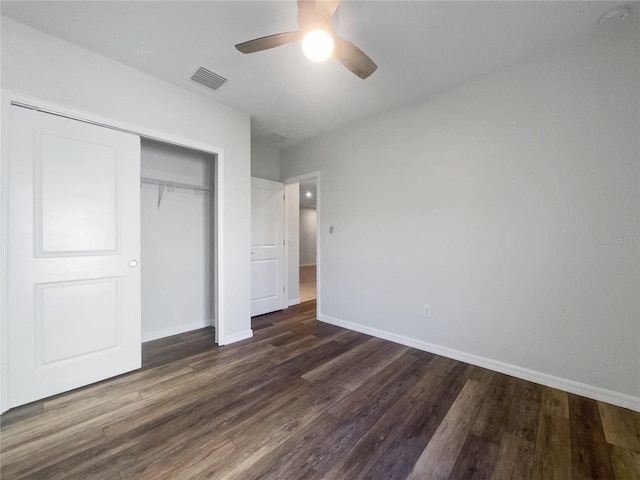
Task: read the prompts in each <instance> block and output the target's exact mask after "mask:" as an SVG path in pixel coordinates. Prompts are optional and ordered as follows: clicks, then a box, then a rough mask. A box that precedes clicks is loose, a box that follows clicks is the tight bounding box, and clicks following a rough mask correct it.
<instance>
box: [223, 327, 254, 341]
mask: <svg viewBox="0 0 640 480" xmlns="http://www.w3.org/2000/svg"><path fill="white" fill-rule="evenodd" d="M251 337H253V330H251V329H249V330H244V331H242V332H238V333H232V334H231V335H226V336H225V337H224V338H221V339H218V345H229V344H230V343H235V342H239V341H240V340H246V339H247V338H251Z"/></svg>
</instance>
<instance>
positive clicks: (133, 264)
mask: <svg viewBox="0 0 640 480" xmlns="http://www.w3.org/2000/svg"><path fill="white" fill-rule="evenodd" d="M129 266H130V267H131V268H135V267H137V266H138V261H137V260H129Z"/></svg>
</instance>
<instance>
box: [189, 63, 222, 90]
mask: <svg viewBox="0 0 640 480" xmlns="http://www.w3.org/2000/svg"><path fill="white" fill-rule="evenodd" d="M191 80H193V81H194V82H196V83H199V84H200V85H203V86H205V87H207V88H210V89H211V90H217V89H219V88H220V87H221V86H222V85H224V82H226V81H227V79H226V78H224V77H221V76H220V75H218V74H217V73H213V72H212V71H211V70H208V69H206V68H204V67H200V68H198V70H196V72H195V73H194V74H193V75H191Z"/></svg>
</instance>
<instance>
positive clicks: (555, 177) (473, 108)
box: [281, 24, 640, 408]
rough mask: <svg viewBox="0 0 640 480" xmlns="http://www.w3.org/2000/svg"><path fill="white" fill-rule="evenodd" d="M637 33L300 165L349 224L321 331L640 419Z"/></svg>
mask: <svg viewBox="0 0 640 480" xmlns="http://www.w3.org/2000/svg"><path fill="white" fill-rule="evenodd" d="M634 27H635V25H633V24H630V25H627V26H624V27H623V28H622V29H621V30H617V31H615V32H613V33H611V32H610V33H608V34H600V35H599V36H597V37H593V38H591V39H589V40H586V41H583V42H582V43H579V44H573V45H571V46H568V47H567V48H565V49H564V50H559V51H554V52H549V53H548V54H547V55H546V56H541V57H538V58H536V59H534V60H531V61H529V62H525V63H522V64H520V65H517V66H514V67H513V68H511V69H508V70H505V71H502V72H499V73H496V74H493V75H490V76H486V77H483V78H480V79H477V80H475V81H473V82H471V83H468V84H466V85H463V86H460V87H458V88H455V89H452V90H450V91H448V92H446V93H443V94H441V95H439V96H437V97H435V98H432V99H430V100H429V101H426V102H423V103H418V104H415V105H412V106H410V107H407V108H403V109H396V110H393V111H388V112H386V113H385V114H384V115H380V116H377V117H374V118H370V119H367V120H365V121H362V122H359V123H356V124H353V125H351V126H348V127H344V128H340V130H337V131H335V132H333V133H330V134H327V135H324V136H321V137H319V138H317V139H315V140H312V141H309V142H307V143H305V144H303V145H301V146H299V147H296V148H293V149H290V150H288V151H285V152H283V158H282V162H281V174H282V177H283V178H286V177H292V176H295V175H301V174H304V173H307V172H311V171H315V170H320V171H321V174H322V218H321V225H320V229H321V235H322V238H325V237H326V236H327V234H328V229H329V226H332V225H333V226H334V228H335V230H334V234H333V235H331V236H330V241H329V243H328V244H325V243H324V242H323V244H322V246H321V247H322V265H321V267H322V285H321V295H322V304H321V312H320V318H324V319H326V320H329V321H333V322H342V324H349V325H351V326H355V327H357V328H360V329H366V330H367V331H370V332H374V333H375V332H377V333H379V334H382V335H386V336H387V337H390V338H397V339H400V340H402V341H405V342H406V341H408V340H410V341H412V342H413V343H414V344H416V345H422V346H425V347H426V348H430V349H434V350H438V351H440V352H448V353H449V354H451V355H453V356H458V357H463V358H467V359H468V360H469V361H474V362H476V363H483V364H487V365H493V366H495V367H496V368H498V367H499V368H503V367H504V368H503V369H506V370H509V371H511V372H514V373H515V374H519V375H525V376H527V375H528V376H529V377H531V378H536V379H537V380H539V381H541V382H546V383H554V382H555V383H556V384H558V382H560V383H561V384H562V386H563V387H565V388H566V389H573V390H576V389H578V390H580V389H582V390H580V391H584V389H587V390H589V392H588V393H590V394H592V395H600V396H601V397H602V396H605V397H606V396H607V395H609V396H613V397H615V398H613V399H612V400H613V401H616V402H617V403H625V402H627V403H628V404H630V405H631V404H633V405H635V408H640V407H639V405H640V402H638V396H639V394H640V350H639V348H638V347H639V345H640V322H639V295H638V293H639V292H640V282H639V277H640V275H639V273H640V272H639V260H640V258H639V251H638V235H639V231H640V226H639V218H640V215H639V214H640V211H639V201H638V200H639V198H640V191H639V182H638V180H639V176H640V175H639V174H640V168H639V157H640V147H639V135H638V132H639V131H640V121H639V112H640V101H639V98H638V97H639V92H640V89H639V85H640V78H639V72H640V70H639V64H638V58H639V53H640V52H639V48H638V35H637V31H635V29H634ZM423 304H430V305H431V308H432V318H430V319H427V318H425V317H424V316H423ZM348 322H350V323H348ZM574 382H577V383H574ZM601 389H604V390H601ZM607 398H608V397H607ZM634 402H635V403H634Z"/></svg>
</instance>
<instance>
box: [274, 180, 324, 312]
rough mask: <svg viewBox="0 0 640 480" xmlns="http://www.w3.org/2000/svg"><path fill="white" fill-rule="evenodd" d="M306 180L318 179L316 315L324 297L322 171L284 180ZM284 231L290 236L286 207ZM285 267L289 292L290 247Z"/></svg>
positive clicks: (285, 258) (285, 181)
mask: <svg viewBox="0 0 640 480" xmlns="http://www.w3.org/2000/svg"><path fill="white" fill-rule="evenodd" d="M306 180H315V181H316V218H317V220H316V317H317V316H319V315H320V312H321V311H322V310H321V305H322V299H321V295H320V291H321V288H320V281H321V278H322V275H321V273H320V271H321V270H322V269H321V268H320V265H321V262H322V248H321V244H322V241H321V238H322V236H321V232H322V220H321V219H322V215H321V210H322V207H321V193H320V190H321V189H320V171H319V170H316V171H314V172H309V173H306V174H303V175H297V176H295V177H289V178H285V179H284V180H283V182H284V184H285V185H290V184H292V183H300V182H303V181H306ZM284 232H285V238H289V235H290V232H289V214H288V209H286V208H285V212H284ZM299 264H300V261H298V268H299V267H300V265H299ZM284 268H285V283H286V286H287V292H289V249H288V248H285V251H284ZM287 295H288V293H287Z"/></svg>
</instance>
